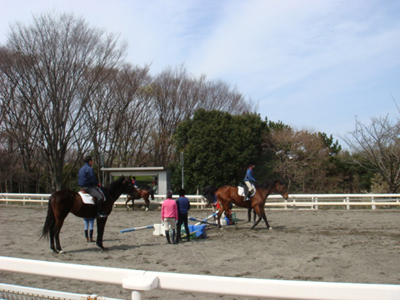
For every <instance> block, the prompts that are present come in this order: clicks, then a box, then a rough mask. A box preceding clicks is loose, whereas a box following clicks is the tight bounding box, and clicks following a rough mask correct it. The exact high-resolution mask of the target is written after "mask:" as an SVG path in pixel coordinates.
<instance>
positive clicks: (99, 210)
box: [97, 201, 107, 218]
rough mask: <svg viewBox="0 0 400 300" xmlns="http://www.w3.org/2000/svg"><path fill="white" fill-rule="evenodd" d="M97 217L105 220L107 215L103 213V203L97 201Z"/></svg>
mask: <svg viewBox="0 0 400 300" xmlns="http://www.w3.org/2000/svg"><path fill="white" fill-rule="evenodd" d="M97 217H98V218H107V215H106V214H104V213H103V201H97Z"/></svg>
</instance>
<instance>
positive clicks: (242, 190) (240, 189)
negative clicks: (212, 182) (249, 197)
mask: <svg viewBox="0 0 400 300" xmlns="http://www.w3.org/2000/svg"><path fill="white" fill-rule="evenodd" d="M237 188H238V194H239V196H246V195H245V194H244V188H243V187H242V186H238V187H237Z"/></svg>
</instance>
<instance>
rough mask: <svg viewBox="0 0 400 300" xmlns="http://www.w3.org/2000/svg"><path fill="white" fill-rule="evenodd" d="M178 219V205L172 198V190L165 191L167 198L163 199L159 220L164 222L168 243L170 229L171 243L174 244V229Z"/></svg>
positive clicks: (169, 241)
mask: <svg viewBox="0 0 400 300" xmlns="http://www.w3.org/2000/svg"><path fill="white" fill-rule="evenodd" d="M177 220H178V206H177V205H176V202H175V200H173V199H172V191H168V192H167V199H166V200H164V201H163V203H162V206H161V221H162V222H163V223H164V224H165V225H164V230H165V236H166V237H167V241H168V244H171V240H170V238H169V229H170V228H171V229H172V243H173V244H175V243H176V242H175V229H176V221H177Z"/></svg>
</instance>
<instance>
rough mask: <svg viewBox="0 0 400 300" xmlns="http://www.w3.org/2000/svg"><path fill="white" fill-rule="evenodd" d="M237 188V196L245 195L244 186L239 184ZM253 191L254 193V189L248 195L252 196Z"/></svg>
mask: <svg viewBox="0 0 400 300" xmlns="http://www.w3.org/2000/svg"><path fill="white" fill-rule="evenodd" d="M237 188H238V194H239V196H242V197H245V196H246V194H245V192H244V188H243V187H242V186H240V185H239V186H238V187H237ZM255 193H256V190H254V191H253V193H252V194H251V195H250V197H253V196H254V194H255Z"/></svg>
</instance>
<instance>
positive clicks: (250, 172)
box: [244, 164, 256, 201]
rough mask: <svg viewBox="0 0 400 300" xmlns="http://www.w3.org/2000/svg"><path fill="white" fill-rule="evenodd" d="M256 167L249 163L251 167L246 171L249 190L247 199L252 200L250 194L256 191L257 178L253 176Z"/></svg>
mask: <svg viewBox="0 0 400 300" xmlns="http://www.w3.org/2000/svg"><path fill="white" fill-rule="evenodd" d="M255 168H256V166H255V165H253V164H251V165H249V168H248V169H247V171H246V176H245V177H244V183H245V184H246V185H247V187H248V189H249V190H248V192H247V195H246V197H245V201H247V200H250V196H251V195H252V194H253V192H255V190H256V187H255V186H254V183H255V182H256V179H255V178H254V176H253V170H254V169H255Z"/></svg>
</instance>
